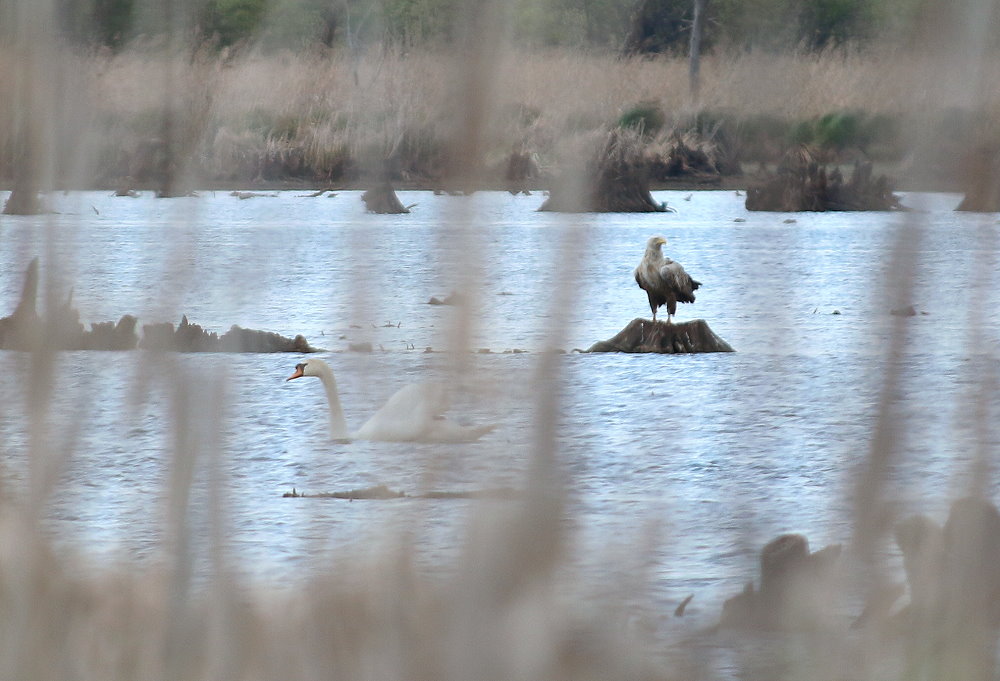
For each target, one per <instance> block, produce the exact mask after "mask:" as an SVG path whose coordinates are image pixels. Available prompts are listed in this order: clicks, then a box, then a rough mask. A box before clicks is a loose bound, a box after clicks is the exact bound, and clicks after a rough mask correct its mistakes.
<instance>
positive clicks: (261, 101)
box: [0, 48, 1000, 187]
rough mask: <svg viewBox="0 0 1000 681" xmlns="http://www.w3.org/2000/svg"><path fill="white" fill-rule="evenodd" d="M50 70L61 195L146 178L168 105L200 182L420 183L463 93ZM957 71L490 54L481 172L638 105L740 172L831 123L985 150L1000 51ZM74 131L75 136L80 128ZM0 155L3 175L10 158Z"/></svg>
mask: <svg viewBox="0 0 1000 681" xmlns="http://www.w3.org/2000/svg"><path fill="white" fill-rule="evenodd" d="M14 58H15V56H14V55H7V56H6V57H4V56H2V55H0V61H7V62H8V63H10V62H11V61H12V60H13V59H14ZM58 61H59V62H60V63H61V64H64V66H63V67H61V68H60V73H61V74H62V79H63V81H64V82H63V84H64V85H65V88H63V90H64V92H63V94H62V96H63V98H64V99H66V98H69V102H67V104H70V105H71V106H72V109H73V111H74V122H75V125H74V126H73V127H72V129H68V130H66V131H64V133H63V135H62V136H61V137H60V138H59V140H58V144H59V146H60V147H62V148H72V147H74V146H76V145H77V144H79V141H80V140H86V141H87V142H88V143H89V144H90V145H92V146H94V147H95V148H96V151H95V153H93V154H89V158H90V159H91V160H90V163H89V165H90V167H87V168H86V169H83V168H79V169H77V171H76V173H75V175H76V177H75V178H74V177H63V178H62V180H61V182H62V184H68V185H77V186H78V185H80V184H88V183H89V184H90V185H96V186H102V187H106V186H116V185H119V184H121V183H127V182H132V183H135V184H139V185H150V184H155V179H156V176H157V173H158V172H159V171H158V168H157V163H158V154H160V153H161V152H162V144H163V139H162V138H163V130H162V128H163V121H164V117H165V115H166V114H165V112H166V111H170V112H172V124H173V125H174V126H175V128H176V129H178V130H180V131H181V133H180V135H179V137H180V138H181V139H183V140H185V141H186V146H184V147H183V148H181V150H180V151H181V152H182V155H183V156H184V157H185V158H184V162H185V164H186V166H187V167H188V168H189V169H190V170H191V171H192V172H194V173H195V175H196V176H197V177H198V178H199V179H200V181H201V182H202V183H210V184H220V183H221V184H227V183H228V184H234V183H235V184H240V183H243V184H249V183H253V182H261V181H263V182H280V181H292V182H300V183H303V182H304V183H311V184H322V183H324V182H326V183H331V182H335V183H343V182H350V181H352V180H355V179H357V178H358V177H359V176H362V175H368V174H377V173H379V172H383V171H386V172H390V173H391V174H392V175H393V176H394V177H395V178H396V179H397V181H401V182H403V183H407V182H409V183H411V184H416V185H433V184H434V183H435V182H437V181H439V180H440V178H441V177H442V176H444V175H446V174H447V173H448V170H449V167H448V164H449V159H450V158H451V157H452V156H454V154H455V147H456V143H455V141H454V140H453V138H452V137H451V134H450V133H451V131H452V130H454V129H455V125H456V124H457V123H458V117H459V115H460V112H461V110H462V106H461V101H460V98H461V97H463V91H464V88H465V84H464V83H463V82H462V80H461V77H460V73H461V67H462V61H461V59H456V58H455V57H454V56H451V55H447V54H443V53H432V52H407V53H404V52H400V51H397V50H393V49H388V48H385V49H380V50H375V49H371V50H367V51H364V52H361V53H350V52H347V51H332V52H326V53H322V54H319V53H307V54H295V53H290V52H283V53H272V54H261V53H257V52H253V51H248V52H246V53H239V54H235V55H230V54H224V55H219V54H218V53H215V52H207V51H206V52H199V53H196V54H194V55H186V56H184V57H172V58H168V57H165V56H164V55H163V53H162V52H159V51H156V50H148V51H144V50H141V49H139V48H133V49H130V50H126V51H124V52H122V53H120V54H116V55H84V56H80V55H69V54H62V56H61V58H60V59H59V60H58ZM955 68H957V66H956V65H954V64H952V63H950V62H948V61H947V60H941V59H936V58H934V57H933V56H927V55H921V54H914V53H910V52H905V51H900V50H894V51H886V52H878V51H866V52H864V53H860V52H858V53H851V52H844V51H830V52H826V53H820V54H807V53H801V54H765V53H747V54H735V55H733V54H722V55H713V56H708V57H706V58H705V59H704V61H703V64H702V83H703V84H702V88H701V97H700V99H699V100H698V101H697V102H694V101H692V99H691V97H690V96H689V93H688V80H687V79H688V65H687V62H686V61H685V60H684V59H679V58H656V59H652V58H620V57H617V56H614V55H609V54H592V53H590V54H588V53H581V52H567V51H557V52H519V51H506V52H503V53H502V57H501V58H499V59H497V60H496V61H495V62H494V63H491V64H490V73H489V74H488V77H484V78H483V80H482V82H481V83H480V84H479V85H478V87H482V88H484V89H487V88H488V89H491V90H492V91H493V92H495V95H496V96H495V97H493V98H492V100H491V101H492V108H491V110H490V111H489V112H488V115H487V117H486V118H485V120H484V124H485V127H484V129H483V131H482V133H483V144H484V152H485V155H484V159H483V160H484V163H485V165H486V171H487V174H492V176H497V175H500V174H502V168H503V164H504V161H505V159H506V158H507V157H508V155H509V154H510V153H511V152H512V151H523V152H527V153H530V154H533V155H534V156H535V158H536V159H537V162H538V163H539V165H540V166H541V167H542V168H550V167H552V166H553V165H554V164H556V163H557V162H558V159H559V157H560V154H561V152H562V151H563V150H564V149H566V148H567V147H569V146H571V145H572V143H573V140H574V139H576V138H579V136H581V135H590V134H592V133H594V132H595V131H606V130H607V129H609V128H610V127H613V126H614V125H616V124H617V122H618V121H619V120H620V119H621V117H622V116H623V115H626V114H627V113H628V112H629V111H630V110H632V109H634V108H635V107H638V106H655V107H657V108H658V109H659V110H660V111H661V112H662V114H663V116H664V125H663V126H662V127H661V128H660V129H659V130H658V131H657V133H656V137H657V139H651V140H650V141H651V142H655V143H657V144H659V145H660V146H661V147H662V146H663V145H665V144H668V143H669V140H670V138H671V137H672V136H674V134H675V133H678V132H679V133H685V132H689V131H691V130H692V128H695V127H699V126H700V128H701V129H700V130H699V134H701V135H702V136H706V137H710V136H711V135H712V134H714V133H715V132H716V131H717V130H718V129H719V127H720V126H721V127H724V128H725V130H726V132H727V134H728V136H729V138H730V139H735V141H736V143H737V144H738V145H739V146H740V147H741V148H742V149H744V154H743V156H744V157H745V159H744V160H745V161H746V162H761V161H764V162H772V161H774V160H775V158H774V157H775V156H776V155H777V154H779V153H780V152H782V151H783V150H784V148H785V147H787V145H789V144H791V143H793V142H795V141H797V137H796V131H797V130H801V129H802V126H803V125H805V124H808V123H809V122H810V121H814V120H816V119H818V118H820V117H822V116H825V115H838V114H843V113H845V112H846V113H850V114H852V115H856V116H865V117H868V119H870V120H874V121H879V123H878V124H877V128H876V129H875V131H874V132H869V133H866V134H865V136H864V143H865V144H866V145H867V147H866V148H865V149H864V151H865V152H866V153H869V154H874V155H878V154H879V153H881V154H883V155H887V156H888V157H891V158H892V160H899V159H900V158H902V157H903V156H905V155H906V154H907V153H908V152H909V151H911V150H912V145H910V144H908V141H911V140H913V138H914V137H919V136H920V135H918V134H915V133H914V130H920V131H923V132H927V133H928V134H933V135H935V136H939V137H943V136H945V135H946V134H951V135H952V136H960V137H962V138H963V139H966V140H967V141H968V143H967V145H966V146H972V145H973V144H984V143H990V142H994V141H995V140H996V139H997V137H998V135H1000V122H998V121H1000V94H998V93H1000V56H997V55H994V56H991V57H989V58H986V59H984V60H983V63H982V67H981V69H980V70H979V81H978V82H979V85H977V87H976V88H974V89H970V88H969V86H968V85H966V84H965V83H966V81H965V80H964V79H960V78H955V77H953V75H954V71H955ZM168 79H169V82H168ZM13 88H14V81H13V80H12V79H11V78H10V77H7V78H0V102H4V103H5V104H4V105H2V106H0V122H2V121H6V122H7V123H8V124H7V125H3V126H2V127H0V129H2V130H4V131H6V135H7V139H6V142H5V144H4V145H3V146H2V147H0V149H8V150H9V149H11V147H12V140H11V139H10V134H11V132H10V131H12V130H15V129H16V126H14V125H12V124H11V123H12V121H13V119H14V117H15V114H14V110H13V107H15V106H16V103H17V101H18V97H17V96H16V95H17V93H16V92H14V90H13ZM168 91H169V92H170V93H171V94H170V96H167V95H165V94H164V93H165V92H168ZM706 121H708V124H707V125H706ZM80 125H83V126H84V132H86V133H88V134H86V135H80V134H78V133H79V132H80ZM873 125H874V124H873ZM900 130H902V132H900ZM887 131H889V132H887ZM873 137H874V138H876V139H874V140H873V139H872V138H873ZM879 138H881V139H879ZM904 138H905V139H904ZM849 141H850V140H849ZM2 160H3V163H2V164H0V170H2V175H3V176H4V177H5V178H7V179H8V180H9V178H10V177H11V175H12V173H13V160H12V159H11V157H10V153H9V151H8V153H7V154H5V158H3V159H2ZM876 160H878V159H876ZM95 166H96V167H95ZM64 172H65V171H64Z"/></svg>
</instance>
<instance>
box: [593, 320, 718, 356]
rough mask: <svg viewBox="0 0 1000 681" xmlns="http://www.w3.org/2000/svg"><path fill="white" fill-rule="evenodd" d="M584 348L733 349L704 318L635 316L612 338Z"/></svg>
mask: <svg viewBox="0 0 1000 681" xmlns="http://www.w3.org/2000/svg"><path fill="white" fill-rule="evenodd" d="M586 352H658V353H664V354H684V353H696V352H733V348H732V347H731V346H730V345H729V343H727V342H726V341H724V340H722V339H721V338H719V337H718V336H716V335H715V333H714V332H713V331H712V329H711V328H709V326H708V322H706V321H705V320H704V319H692V320H691V321H689V322H680V323H667V322H664V321H656V322H654V321H652V320H650V319H642V318H636V319H633V320H632V321H631V322H629V323H628V325H627V326H626V327H625V328H624V329H622V330H621V331H619V332H618V334H617V335H615V336H614V337H613V338H609V339H608V340H606V341H598V342H597V343H594V344H593V345H592V346H590V347H589V348H588V349H587V350H586Z"/></svg>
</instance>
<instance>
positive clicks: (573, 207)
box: [538, 131, 667, 213]
mask: <svg viewBox="0 0 1000 681" xmlns="http://www.w3.org/2000/svg"><path fill="white" fill-rule="evenodd" d="M649 173H650V164H649V161H648V160H647V159H646V158H645V157H644V155H643V154H642V149H641V145H640V143H639V142H638V141H637V140H635V139H632V138H630V137H628V136H627V135H626V134H625V133H623V132H622V131H614V132H612V133H611V134H610V135H608V138H607V140H606V141H605V143H604V146H603V147H601V149H600V151H599V152H598V153H597V155H596V156H595V157H593V158H592V159H591V160H590V161H589V162H588V163H587V164H586V167H585V169H584V173H583V177H582V178H576V177H573V176H572V174H570V175H568V176H566V177H564V178H563V179H562V180H561V181H559V182H557V183H556V184H555V185H554V186H553V187H552V188H551V190H550V192H549V197H548V198H547V199H546V200H545V202H544V203H542V205H541V207H539V209H538V210H543V211H555V212H559V213H653V212H663V211H666V210H667V207H666V205H665V204H662V203H658V202H656V201H654V200H653V196H652V195H651V194H650V192H649ZM576 179H580V180H582V181H574V180H576Z"/></svg>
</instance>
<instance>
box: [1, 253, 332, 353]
mask: <svg viewBox="0 0 1000 681" xmlns="http://www.w3.org/2000/svg"><path fill="white" fill-rule="evenodd" d="M37 298H38V259H37V258H35V259H34V260H32V261H31V264H29V265H28V269H27V271H26V272H25V275H24V288H23V289H22V291H21V299H20V300H19V301H18V303H17V307H16V308H15V309H14V312H13V313H12V314H11V315H10V316H9V317H3V318H0V350H31V349H33V348H36V347H39V346H40V345H42V344H47V345H48V347H50V348H52V349H55V350H134V349H135V348H136V347H142V348H146V349H159V350H174V351H178V352H316V348H313V347H311V346H310V345H309V343H308V342H307V341H306V339H305V338H304V337H303V336H301V335H300V336H296V337H295V338H294V339H292V338H285V337H284V336H281V335H279V334H276V333H271V332H268V331H255V330H253V329H242V328H240V327H238V326H233V327H232V328H231V329H230V330H229V331H228V332H226V333H225V334H223V335H222V336H218V335H217V334H215V333H209V332H207V331H205V330H204V329H202V328H201V327H200V326H198V325H197V324H190V323H189V322H188V320H187V317H184V318H183V319H182V320H181V323H180V325H179V326H178V327H177V329H176V331H175V330H174V327H173V324H170V323H166V324H152V325H150V324H147V325H144V326H143V333H144V338H143V340H142V342H141V343H140V340H139V337H138V335H136V326H137V323H138V320H136V318H135V317H133V316H132V315H125V316H124V317H122V318H121V319H120V320H119V321H118V322H117V323H115V322H97V323H94V324H92V325H91V327H90V330H89V331H88V330H87V329H86V328H85V327H84V325H83V324H82V323H80V313H79V311H78V310H77V309H76V308H74V307H73V296H72V292H70V295H69V296H68V297H67V299H66V302H65V303H63V304H62V305H59V306H57V307H55V309H53V310H50V311H48V312H47V313H46V315H45V316H44V317H41V316H39V314H38V312H37V307H36V306H37Z"/></svg>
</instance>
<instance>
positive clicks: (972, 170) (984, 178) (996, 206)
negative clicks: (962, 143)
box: [955, 146, 1000, 213]
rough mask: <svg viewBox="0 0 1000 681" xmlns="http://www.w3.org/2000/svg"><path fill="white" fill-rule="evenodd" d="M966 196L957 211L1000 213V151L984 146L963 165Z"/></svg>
mask: <svg viewBox="0 0 1000 681" xmlns="http://www.w3.org/2000/svg"><path fill="white" fill-rule="evenodd" d="M961 176H962V177H961V182H962V187H963V188H964V189H965V196H964V197H963V198H962V202H961V203H960V204H958V208H956V209H955V210H961V211H969V212H972V213H1000V150H998V149H997V148H995V147H992V146H983V147H980V148H978V149H976V150H975V151H973V152H972V153H970V154H969V155H968V156H967V157H966V158H965V159H964V162H963V163H962V172H961Z"/></svg>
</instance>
